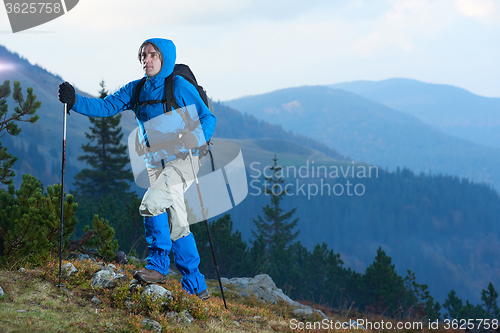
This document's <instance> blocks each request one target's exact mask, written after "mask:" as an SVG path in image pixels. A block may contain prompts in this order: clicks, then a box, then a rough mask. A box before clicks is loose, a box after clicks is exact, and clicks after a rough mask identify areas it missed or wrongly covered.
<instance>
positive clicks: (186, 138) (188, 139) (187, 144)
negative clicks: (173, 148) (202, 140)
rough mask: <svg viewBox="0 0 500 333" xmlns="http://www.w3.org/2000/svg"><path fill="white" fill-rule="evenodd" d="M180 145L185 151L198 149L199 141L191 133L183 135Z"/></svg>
mask: <svg viewBox="0 0 500 333" xmlns="http://www.w3.org/2000/svg"><path fill="white" fill-rule="evenodd" d="M179 143H180V144H181V146H182V147H183V148H185V149H194V148H198V139H197V138H196V136H195V135H194V134H193V133H191V132H187V133H184V134H182V136H181V137H180V138H179Z"/></svg>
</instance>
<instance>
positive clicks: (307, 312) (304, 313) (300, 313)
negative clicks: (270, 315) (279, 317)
mask: <svg viewBox="0 0 500 333" xmlns="http://www.w3.org/2000/svg"><path fill="white" fill-rule="evenodd" d="M293 314H294V315H295V316H297V317H299V318H302V319H306V318H308V317H311V316H312V315H313V314H314V311H313V310H312V308H305V309H301V308H299V309H295V310H293Z"/></svg>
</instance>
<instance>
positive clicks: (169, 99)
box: [134, 64, 214, 124]
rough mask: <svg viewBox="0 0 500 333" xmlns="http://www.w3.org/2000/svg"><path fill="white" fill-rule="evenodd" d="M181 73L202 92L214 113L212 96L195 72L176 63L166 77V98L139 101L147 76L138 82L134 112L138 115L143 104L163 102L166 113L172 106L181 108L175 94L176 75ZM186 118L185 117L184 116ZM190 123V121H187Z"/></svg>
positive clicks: (206, 103)
mask: <svg viewBox="0 0 500 333" xmlns="http://www.w3.org/2000/svg"><path fill="white" fill-rule="evenodd" d="M176 75H180V76H182V77H183V78H184V79H185V80H186V81H188V82H189V83H191V84H192V85H193V86H194V87H195V88H196V90H197V91H198V94H200V97H201V99H202V100H203V102H204V103H205V105H206V106H207V107H208V109H209V110H210V112H212V113H214V107H213V105H212V101H211V100H210V98H208V96H207V92H206V91H205V89H203V87H202V86H200V85H199V84H198V82H197V81H196V77H195V76H194V74H193V72H192V71H191V69H190V68H189V66H188V65H184V64H175V66H174V70H173V72H172V73H171V74H170V75H169V76H167V77H166V78H165V98H166V100H150V101H143V102H139V95H140V93H141V90H142V87H143V86H144V83H145V82H146V78H145V77H143V78H142V79H141V80H140V81H139V82H138V83H137V86H136V88H135V94H134V113H135V114H136V116H137V109H138V108H139V106H143V105H150V104H158V103H163V105H164V107H163V111H164V112H165V113H166V112H168V111H170V110H172V108H171V107H172V106H173V107H174V109H180V106H179V104H178V103H177V100H176V99H175V95H174V80H175V76H176ZM183 119H184V117H183ZM186 124H189V123H186Z"/></svg>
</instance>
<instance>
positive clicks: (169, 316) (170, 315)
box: [165, 311, 177, 319]
mask: <svg viewBox="0 0 500 333" xmlns="http://www.w3.org/2000/svg"><path fill="white" fill-rule="evenodd" d="M165 315H166V316H167V318H168V319H170V318H177V312H175V311H170V312H167V313H166V314H165Z"/></svg>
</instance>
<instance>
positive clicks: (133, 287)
mask: <svg viewBox="0 0 500 333" xmlns="http://www.w3.org/2000/svg"><path fill="white" fill-rule="evenodd" d="M140 285H141V281H139V280H136V279H132V280H130V284H129V285H128V291H130V292H131V293H133V292H134V291H135V290H136V289H137V287H139V286H140Z"/></svg>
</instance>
